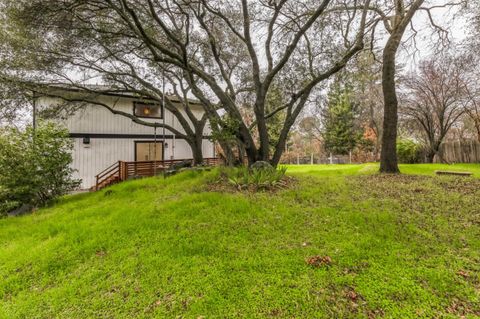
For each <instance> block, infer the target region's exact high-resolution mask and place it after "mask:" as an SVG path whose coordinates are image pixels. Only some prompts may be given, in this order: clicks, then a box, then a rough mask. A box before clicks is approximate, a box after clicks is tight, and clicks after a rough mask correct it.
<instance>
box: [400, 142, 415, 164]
mask: <svg viewBox="0 0 480 319" xmlns="http://www.w3.org/2000/svg"><path fill="white" fill-rule="evenodd" d="M397 156H398V161H399V162H400V163H405V164H415V163H419V162H420V161H421V146H420V144H418V143H417V142H415V141H412V140H410V139H401V140H398V141H397Z"/></svg>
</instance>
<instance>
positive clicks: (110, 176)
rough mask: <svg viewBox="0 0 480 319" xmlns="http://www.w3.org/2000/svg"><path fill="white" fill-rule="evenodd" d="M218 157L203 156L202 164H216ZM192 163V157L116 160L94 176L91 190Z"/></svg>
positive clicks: (218, 161)
mask: <svg viewBox="0 0 480 319" xmlns="http://www.w3.org/2000/svg"><path fill="white" fill-rule="evenodd" d="M220 161H221V160H220V159H219V158H204V159H203V165H207V166H217V165H219V164H220ZM188 162H190V163H191V164H190V165H192V164H193V160H192V159H175V160H163V161H135V162H125V161H118V162H115V163H113V164H112V165H111V166H109V167H107V168H106V169H104V170H103V171H102V172H101V173H100V174H98V175H97V176H95V179H96V183H95V186H94V187H92V190H94V191H98V190H100V189H102V188H104V187H107V186H110V185H112V184H116V183H119V182H123V181H125V180H127V179H129V178H136V177H149V176H155V175H158V174H163V173H165V170H167V169H169V168H170V167H171V166H173V165H175V164H180V163H188Z"/></svg>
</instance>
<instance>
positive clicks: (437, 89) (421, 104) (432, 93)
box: [401, 57, 468, 163]
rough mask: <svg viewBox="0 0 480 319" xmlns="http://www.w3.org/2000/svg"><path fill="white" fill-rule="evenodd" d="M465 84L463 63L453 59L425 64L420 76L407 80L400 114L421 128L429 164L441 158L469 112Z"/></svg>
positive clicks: (411, 76) (436, 60) (429, 61)
mask: <svg viewBox="0 0 480 319" xmlns="http://www.w3.org/2000/svg"><path fill="white" fill-rule="evenodd" d="M466 84H467V83H466V70H465V68H464V65H463V64H462V59H458V58H457V59H455V58H453V57H444V58H438V57H435V58H434V59H433V58H432V59H430V60H426V61H423V62H421V64H420V68H419V73H418V74H410V75H409V76H407V77H406V78H405V79H404V85H405V88H406V90H407V91H406V92H405V93H404V96H405V98H404V101H403V103H402V107H401V113H402V114H404V115H405V116H406V117H407V118H410V119H413V120H414V121H415V122H416V123H417V124H418V127H419V128H420V130H421V132H422V134H421V137H422V138H423V140H424V142H425V145H426V146H427V152H426V158H427V161H428V162H429V163H432V162H433V159H434V157H435V156H436V155H439V149H440V145H441V144H442V142H443V140H444V138H445V136H446V135H447V133H448V132H449V130H450V129H451V128H452V126H453V125H454V124H455V123H457V121H458V119H459V118H460V117H461V116H462V115H463V114H464V112H465V111H466V106H467V105H466V104H467V103H468V102H467V100H468V95H467V89H466ZM440 160H442V161H443V159H442V158H440Z"/></svg>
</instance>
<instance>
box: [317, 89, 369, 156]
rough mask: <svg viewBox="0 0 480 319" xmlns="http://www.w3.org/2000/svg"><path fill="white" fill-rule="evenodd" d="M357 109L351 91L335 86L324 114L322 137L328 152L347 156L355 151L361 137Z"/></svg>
mask: <svg viewBox="0 0 480 319" xmlns="http://www.w3.org/2000/svg"><path fill="white" fill-rule="evenodd" d="M355 109H356V107H355V104H354V103H353V102H352V99H351V97H350V90H349V89H348V88H343V87H341V86H340V85H338V84H335V85H334V87H333V89H332V90H331V92H330V94H329V97H328V104H327V107H326V109H325V110H324V114H323V123H322V124H323V134H322V135H323V140H324V145H325V150H326V151H328V152H332V153H335V154H341V155H346V154H348V153H349V152H351V151H352V150H353V149H354V147H355V146H356V144H357V142H358V140H359V139H360V137H361V132H360V130H359V128H358V126H357V125H356V123H355V111H356V110H355Z"/></svg>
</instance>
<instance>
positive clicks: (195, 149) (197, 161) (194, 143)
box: [187, 136, 203, 165]
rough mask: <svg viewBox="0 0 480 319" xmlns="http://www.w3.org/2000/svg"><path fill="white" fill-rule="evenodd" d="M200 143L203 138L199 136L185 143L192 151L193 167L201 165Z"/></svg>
mask: <svg viewBox="0 0 480 319" xmlns="http://www.w3.org/2000/svg"><path fill="white" fill-rule="evenodd" d="M202 142H203V136H201V137H200V138H198V137H195V138H194V139H193V140H187V143H188V145H189V146H190V149H191V150H192V156H193V164H194V165H202V163H203V152H202Z"/></svg>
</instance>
